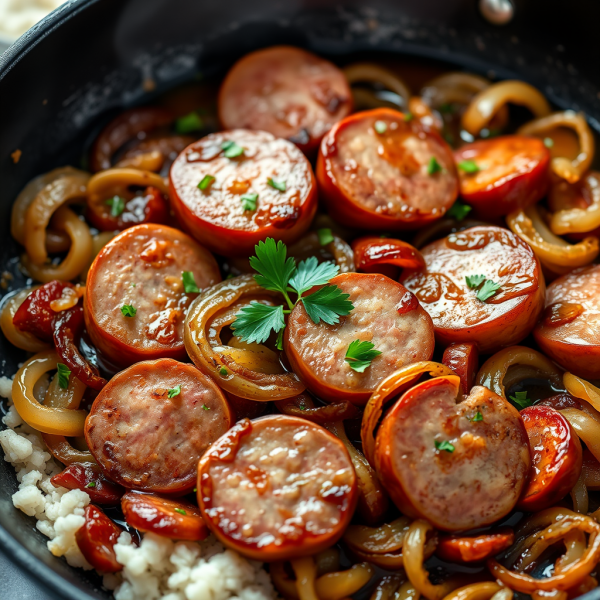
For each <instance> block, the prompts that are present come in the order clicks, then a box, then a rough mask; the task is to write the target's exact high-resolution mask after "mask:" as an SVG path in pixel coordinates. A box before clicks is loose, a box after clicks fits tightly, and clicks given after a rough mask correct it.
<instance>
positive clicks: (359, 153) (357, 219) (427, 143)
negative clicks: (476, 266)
mask: <svg viewBox="0 0 600 600" xmlns="http://www.w3.org/2000/svg"><path fill="white" fill-rule="evenodd" d="M317 178H318V181H319V190H320V191H321V193H322V196H323V199H324V200H325V203H326V204H327V207H328V210H329V212H330V213H331V214H332V216H333V217H334V218H335V220H336V221H339V222H340V223H342V224H344V225H348V226H350V227H359V228H361V229H390V230H399V229H415V228H417V227H421V226H423V225H426V224H427V223H429V222H431V221H434V220H435V219H439V218H440V217H442V216H443V215H444V213H445V212H446V211H447V210H448V209H449V208H450V207H451V206H452V204H453V203H454V201H455V200H456V197H457V194H458V176H457V173H456V167H455V166H454V157H453V155H452V150H451V149H450V146H448V144H447V143H446V142H445V141H444V140H443V139H442V138H441V137H440V136H439V134H438V133H436V132H435V131H432V130H429V129H426V128H424V127H423V125H422V124H421V123H420V122H419V121H418V120H417V119H410V120H409V119H407V118H406V116H405V115H404V114H402V113H400V112H398V111H395V110H391V109H389V108H378V109H376V110H369V111H364V112H359V113H356V114H354V115H351V116H350V117H347V118H345V119H344V120H343V121H340V122H339V123H338V124H337V125H334V127H332V129H331V130H330V131H329V133H327V135H326V136H325V137H324V138H323V142H322V143H321V150H320V152H319V158H318V160H317Z"/></svg>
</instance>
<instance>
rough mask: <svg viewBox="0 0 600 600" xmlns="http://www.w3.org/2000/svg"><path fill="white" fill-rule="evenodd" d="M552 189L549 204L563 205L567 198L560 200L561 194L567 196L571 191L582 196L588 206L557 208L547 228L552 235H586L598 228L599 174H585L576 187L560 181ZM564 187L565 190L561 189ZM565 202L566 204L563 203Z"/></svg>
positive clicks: (599, 215)
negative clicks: (587, 202) (578, 191)
mask: <svg viewBox="0 0 600 600" xmlns="http://www.w3.org/2000/svg"><path fill="white" fill-rule="evenodd" d="M554 186H555V187H553V188H552V190H551V193H550V197H549V203H550V206H552V205H553V204H565V203H568V198H565V199H563V198H561V195H562V194H565V192H566V194H569V192H570V191H571V190H574V191H575V192H576V193H577V190H578V189H579V190H580V193H581V194H582V195H583V196H584V198H583V200H584V201H585V200H588V201H589V204H588V205H587V206H586V207H585V208H581V207H578V206H568V205H567V206H563V207H557V208H554V207H553V210H554V211H555V212H554V213H552V214H551V215H550V217H549V223H548V224H549V226H550V229H551V230H552V233H555V234H556V235H565V234H567V233H587V232H588V231H594V230H595V229H597V228H598V227H600V173H598V172H597V171H590V172H588V173H586V174H585V175H584V176H583V177H582V178H581V180H580V181H579V182H578V185H577V186H573V184H570V183H567V182H565V181H561V182H558V183H555V184H554ZM563 186H566V190H564V189H563ZM565 200H566V202H565Z"/></svg>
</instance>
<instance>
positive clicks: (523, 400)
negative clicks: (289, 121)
mask: <svg viewBox="0 0 600 600" xmlns="http://www.w3.org/2000/svg"><path fill="white" fill-rule="evenodd" d="M509 399H510V400H511V402H513V403H514V404H516V405H517V408H518V409H519V410H523V409H524V408H527V407H529V406H531V405H532V404H533V401H531V400H530V399H529V398H528V397H527V391H524V392H515V395H514V396H509Z"/></svg>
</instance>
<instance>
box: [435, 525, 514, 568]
mask: <svg viewBox="0 0 600 600" xmlns="http://www.w3.org/2000/svg"><path fill="white" fill-rule="evenodd" d="M514 541H515V534H514V533H513V532H512V530H510V529H508V528H507V529H505V530H497V531H490V532H489V533H483V534H481V535H472V536H467V535H442V536H440V538H439V542H438V545H437V548H436V549H435V553H436V554H437V556H439V557H440V558H441V559H442V560H446V561H448V562H454V563H479V562H483V561H485V560H487V559H488V558H492V557H494V556H496V554H499V553H500V552H502V551H503V550H506V549H507V548H509V547H510V546H512V544H513V542H514Z"/></svg>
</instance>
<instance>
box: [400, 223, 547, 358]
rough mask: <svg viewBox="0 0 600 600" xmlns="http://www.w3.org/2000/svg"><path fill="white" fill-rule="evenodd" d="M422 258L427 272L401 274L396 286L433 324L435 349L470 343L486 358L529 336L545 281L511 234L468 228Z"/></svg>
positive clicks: (524, 246) (527, 249)
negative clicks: (415, 300)
mask: <svg viewBox="0 0 600 600" xmlns="http://www.w3.org/2000/svg"><path fill="white" fill-rule="evenodd" d="M421 253H422V255H423V258H424V259H425V262H426V267H425V268H424V269H418V270H414V271H407V270H406V271H404V272H403V273H402V276H401V277H400V282H401V283H402V284H403V285H405V286H406V287H407V288H408V289H409V290H410V291H411V292H413V293H414V294H415V295H416V296H417V298H418V299H419V301H420V302H421V304H422V305H423V308H424V309H425V310H426V311H427V312H428V313H429V315H430V316H431V318H432V319H433V326H434V327H435V335H436V340H437V341H438V342H439V343H440V344H442V345H443V346H447V345H448V344H452V343H465V342H472V343H474V344H475V345H476V346H477V349H478V350H479V351H480V352H486V353H487V352H490V353H491V352H496V351H497V350H499V349H500V348H503V347H506V346H511V345H513V344H518V343H519V342H520V341H521V340H522V339H523V338H524V337H526V336H527V335H528V334H529V333H530V332H531V330H532V329H533V327H534V326H535V322H536V320H537V318H538V316H539V314H540V312H541V310H542V305H543V302H544V291H545V284H544V277H543V274H542V271H541V267H540V264H539V262H538V260H537V258H536V257H535V254H534V253H533V250H532V249H531V248H530V247H529V246H528V245H527V244H526V243H525V242H523V241H522V240H521V239H520V238H518V237H517V236H516V235H515V234H514V233H512V232H511V231H508V230H507V229H502V228H500V227H493V226H481V227H472V228H470V229H466V230H465V231H461V232H460V233H452V234H450V235H449V236H448V237H446V238H444V239H441V240H438V241H436V242H433V243H432V244H429V245H428V246H426V247H425V248H423V249H422V250H421ZM486 290H489V292H488V293H486Z"/></svg>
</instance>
